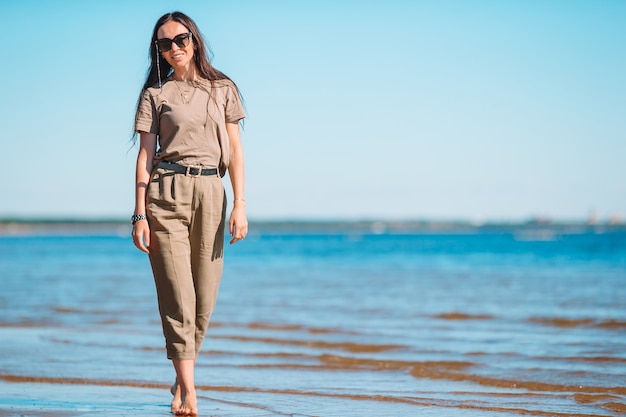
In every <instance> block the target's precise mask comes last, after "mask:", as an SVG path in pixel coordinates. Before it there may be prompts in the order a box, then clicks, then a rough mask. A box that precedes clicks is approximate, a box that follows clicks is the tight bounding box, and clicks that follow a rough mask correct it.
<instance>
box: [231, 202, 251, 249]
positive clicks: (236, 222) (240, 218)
mask: <svg viewBox="0 0 626 417" xmlns="http://www.w3.org/2000/svg"><path fill="white" fill-rule="evenodd" d="M235 203H237V202H235ZM228 226H229V230H230V236H231V237H232V239H231V240H230V244H231V245H232V244H233V243H235V242H238V241H240V240H243V239H244V238H245V237H246V235H247V234H248V218H247V217H246V209H245V206H244V205H243V204H235V207H233V211H232V213H230V220H229V222H228Z"/></svg>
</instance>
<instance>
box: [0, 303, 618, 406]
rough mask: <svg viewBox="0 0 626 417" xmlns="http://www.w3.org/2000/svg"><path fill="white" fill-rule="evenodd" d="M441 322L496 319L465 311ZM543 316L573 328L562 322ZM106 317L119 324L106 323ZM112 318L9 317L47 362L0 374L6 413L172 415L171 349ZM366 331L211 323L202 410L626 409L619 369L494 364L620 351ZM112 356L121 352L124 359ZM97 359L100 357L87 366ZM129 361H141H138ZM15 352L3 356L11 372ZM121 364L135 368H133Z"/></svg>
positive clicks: (11, 335)
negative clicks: (551, 349)
mask: <svg viewBox="0 0 626 417" xmlns="http://www.w3.org/2000/svg"><path fill="white" fill-rule="evenodd" d="M438 319H439V320H444V321H455V322H468V321H469V322H471V321H473V320H476V321H484V320H496V319H495V318H487V317H471V316H470V315H465V314H463V313H450V314H445V315H441V316H439V318H438ZM582 323H583V324H581V325H585V326H588V325H591V324H592V323H591V321H587V320H584V321H582ZM542 324H544V325H552V326H565V327H569V326H570V323H567V324H565V325H564V324H563V322H562V321H561V320H543V321H542ZM596 324H597V323H596ZM599 325H601V323H600V324H599ZM109 326H110V327H111V329H109V330H110V331H111V333H109V331H107V330H106V329H107V327H109ZM115 327H116V326H115V325H108V326H107V325H102V327H101V328H100V329H99V330H98V332H99V333H101V334H100V335H99V336H98V335H95V334H89V333H85V332H84V330H85V329H62V328H54V327H52V328H51V327H49V326H46V327H42V326H39V325H37V324H35V323H22V324H19V323H3V325H2V326H0V334H2V335H3V340H17V341H19V340H31V343H30V345H29V347H28V349H27V350H39V351H41V352H45V353H43V354H42V355H41V356H40V357H38V358H37V359H38V360H39V362H40V363H25V364H23V365H22V366H19V365H18V366H13V367H12V368H13V372H6V371H5V372H3V373H2V374H1V375H0V392H2V394H0V416H51V417H52V416H88V415H103V416H104V415H106V416H127V415H133V416H148V415H150V416H155V415H157V416H158V415H168V414H169V400H170V398H169V395H168V394H167V393H168V390H169V384H167V383H166V375H168V374H169V373H170V370H169V368H168V366H167V365H166V364H165V363H164V362H165V361H163V360H160V359H159V358H160V357H162V355H163V349H162V348H160V347H158V345H157V346H155V345H152V344H148V345H145V344H135V345H133V344H130V345H125V344H124V340H125V339H128V334H124V332H120V330H121V329H119V328H118V329H117V330H116V329H115ZM618 328H619V326H618ZM619 329H620V331H621V328H619ZM605 331H606V330H605ZM609 331H616V330H615V329H613V328H611V329H610V330H609ZM364 336H365V335H363V334H360V333H359V332H351V331H349V332H343V331H340V330H338V329H333V328H327V329H324V328H306V327H304V326H294V325H290V326H286V325H278V324H277V325H273V324H271V323H256V322H253V323H248V324H241V323H239V324H235V323H230V324H229V323H214V326H213V328H212V329H211V335H210V342H209V343H210V344H211V345H213V346H214V347H221V349H219V350H211V349H209V350H207V351H205V352H204V353H202V354H201V357H200V358H199V360H198V372H197V373H198V377H197V378H198V387H197V388H198V394H199V407H200V411H201V415H209V416H283V415H286V416H363V415H372V416H374V415H375V416H384V415H397V416H405V415H416V416H417V415H419V416H422V415H424V416H428V415H444V414H445V415H447V416H481V415H486V416H514V415H533V416H571V417H583V416H585V417H586V416H617V415H620V414H622V413H625V412H626V386H624V385H617V384H616V383H618V382H619V381H620V380H621V381H623V377H622V376H620V375H615V376H614V377H613V378H610V377H607V375H605V378H604V379H605V381H606V382H607V384H604V383H603V381H602V379H603V378H602V375H601V374H600V373H598V372H597V371H587V372H583V371H578V372H577V374H578V375H577V378H576V380H578V381H582V380H587V381H588V382H589V383H588V384H585V385H578V384H575V383H568V382H566V381H564V379H563V377H562V375H561V376H559V377H558V378H557V379H558V380H559V381H560V382H551V381H550V379H551V378H550V377H548V376H546V374H545V372H543V371H542V369H535V370H533V369H529V370H526V371H525V372H524V374H523V375H515V374H504V373H500V374H496V375H494V374H493V373H492V372H490V371H489V369H488V367H489V366H488V364H490V363H493V362H497V361H501V360H503V359H506V360H508V361H512V362H514V361H519V362H523V361H527V360H532V361H536V362H545V363H547V364H550V363H558V362H562V363H567V362H576V363H580V362H584V363H585V364H587V365H590V366H591V367H593V366H594V365H596V364H599V365H600V367H601V368H606V367H610V366H616V365H617V366H620V367H623V366H624V363H625V362H626V359H624V358H622V357H619V356H617V355H615V356H610V355H603V356H591V357H587V358H581V357H531V358H529V357H523V355H521V354H519V353H508V354H498V355H494V354H489V353H487V352H468V353H467V354H466V355H463V356H462V357H459V358H458V359H457V360H432V359H430V360H426V359H424V360H402V359H394V357H399V356H406V354H407V353H409V352H411V351H412V349H411V347H410V346H403V345H400V344H386V343H369V342H368V343H364V342H361V341H359V339H363V338H364ZM149 339H150V340H152V341H155V342H156V341H157V338H152V337H150V338H149ZM35 340H36V342H34V343H33V341H35ZM140 340H143V341H146V339H145V338H143V337H141V338H140ZM59 349H62V350H63V352H60V350H59ZM55 351H56V352H57V353H58V354H54V353H53V352H55ZM5 353H8V352H5ZM445 354H446V352H444V351H441V352H435V354H434V355H433V352H421V353H420V352H413V355H411V356H417V357H419V356H423V357H432V356H437V355H439V356H443V355H445ZM445 356H449V355H445ZM115 357H121V358H123V359H122V363H121V364H120V363H117V362H116V361H115V360H114V359H113V358H115ZM31 358H32V356H31ZM90 358H91V359H90ZM93 358H98V361H99V363H91V364H90V363H89V362H88V361H90V360H93ZM103 358H104V359H103ZM133 358H134V359H135V360H136V363H134V364H132V365H131V364H129V361H131V359H133ZM9 361H10V358H7V357H6V356H5V359H3V360H2V362H4V366H3V367H2V368H3V369H5V370H6V368H7V363H8V362H9ZM35 362H37V360H35ZM125 364H127V365H125ZM124 366H134V369H128V370H127V371H128V374H127V375H126V377H124ZM85 368H87V369H85ZM89 368H91V370H89ZM20 370H21V371H20ZM138 370H139V371H140V372H137V371H138ZM142 370H143V371H145V372H141V371H142ZM155 370H157V371H158V372H155ZM98 374H100V375H101V376H100V377H97V375H98ZM585 374H586V375H585ZM81 375H83V376H81ZM86 375H89V376H86ZM157 375H163V378H159V377H157ZM611 382H613V383H611ZM442 413H444V414H442Z"/></svg>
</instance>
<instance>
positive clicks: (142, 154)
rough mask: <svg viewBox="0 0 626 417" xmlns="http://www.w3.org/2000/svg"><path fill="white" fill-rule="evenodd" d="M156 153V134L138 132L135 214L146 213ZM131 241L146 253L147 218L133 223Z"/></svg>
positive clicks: (147, 237)
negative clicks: (147, 196) (147, 193)
mask: <svg viewBox="0 0 626 417" xmlns="http://www.w3.org/2000/svg"><path fill="white" fill-rule="evenodd" d="M155 153H156V135H155V134H154V133H146V132H140V133H139V153H138V154H137V170H136V172H135V214H144V215H145V214H146V190H147V189H148V184H149V182H150V176H151V175H152V161H153V158H154V155H155ZM132 235H133V242H134V243H135V246H136V247H137V249H139V250H140V251H143V252H146V253H148V249H149V247H150V227H149V226H148V220H139V221H137V222H135V224H134V225H133V233H132Z"/></svg>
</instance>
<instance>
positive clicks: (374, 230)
mask: <svg viewBox="0 0 626 417" xmlns="http://www.w3.org/2000/svg"><path fill="white" fill-rule="evenodd" d="M130 230H131V225H130V222H129V221H126V220H120V219H45V218H41V219H27V218H12V219H11V218H6V219H1V218H0V236H7V235H18V236H19V235H43V234H53V235H57V234H69V235H74V234H79V235H86V234H107V235H108V234H112V235H126V234H130ZM250 231H251V233H259V234H287V233H305V234H315V233H323V234H333V233H339V234H343V233H348V234H350V233H358V234H409V233H507V232H511V233H519V232H541V233H557V234H580V233H610V232H626V224H624V223H619V224H611V223H588V222H583V221H578V222H576V221H569V222H565V221H563V222H558V221H538V220H529V221H526V222H484V223H474V222H470V221H436V220H353V221H350V220H285V221H280V220H251V221H250Z"/></svg>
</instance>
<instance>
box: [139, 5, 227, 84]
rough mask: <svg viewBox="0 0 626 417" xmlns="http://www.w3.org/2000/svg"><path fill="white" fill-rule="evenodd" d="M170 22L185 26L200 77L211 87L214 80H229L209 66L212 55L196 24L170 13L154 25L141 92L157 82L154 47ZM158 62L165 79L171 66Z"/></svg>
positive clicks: (184, 15)
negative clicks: (162, 27)
mask: <svg viewBox="0 0 626 417" xmlns="http://www.w3.org/2000/svg"><path fill="white" fill-rule="evenodd" d="M170 21H174V22H178V23H180V24H181V25H183V26H185V27H186V28H187V29H188V30H189V32H191V39H192V42H193V44H194V49H195V51H194V63H195V64H196V69H197V70H198V72H199V74H200V77H202V78H204V79H207V80H209V81H210V82H211V85H213V81H216V80H224V79H227V80H230V78H228V77H227V76H226V74H224V73H223V72H221V71H220V70H218V69H216V68H214V67H213V65H211V60H210V57H211V56H212V55H213V54H212V52H211V50H210V49H209V47H208V45H207V44H206V43H205V42H204V38H203V37H202V34H201V33H200V30H199V29H198V26H197V25H196V23H195V22H194V21H193V20H192V19H191V18H190V17H189V16H187V15H186V14H184V13H182V12H172V13H166V14H164V15H163V16H161V18H160V19H159V20H158V21H157V22H156V25H154V30H153V31H152V39H151V40H150V69H149V70H148V76H147V78H146V82H145V83H144V85H143V89H142V90H145V89H146V88H148V87H152V86H153V85H155V84H156V83H158V82H159V71H158V69H157V54H159V51H158V48H157V46H156V41H157V32H158V31H159V28H160V27H161V26H163V25H164V24H165V23H167V22H170ZM158 61H159V64H160V67H161V68H160V70H161V76H162V77H163V76H164V77H167V76H168V75H169V73H170V71H171V70H172V66H171V65H170V64H168V62H167V61H166V60H165V59H159V60H158ZM231 81H232V80H231ZM233 84H234V83H233ZM237 92H239V90H237Z"/></svg>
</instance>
